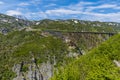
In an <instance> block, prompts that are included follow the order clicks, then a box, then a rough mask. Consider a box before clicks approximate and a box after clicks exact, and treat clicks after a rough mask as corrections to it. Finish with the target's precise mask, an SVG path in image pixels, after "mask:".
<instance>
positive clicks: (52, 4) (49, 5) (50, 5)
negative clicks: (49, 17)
mask: <svg viewBox="0 0 120 80" xmlns="http://www.w3.org/2000/svg"><path fill="white" fill-rule="evenodd" d="M52 6H56V4H54V3H51V4H48V5H46V6H44V7H52Z"/></svg>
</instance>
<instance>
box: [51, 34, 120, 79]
mask: <svg viewBox="0 0 120 80" xmlns="http://www.w3.org/2000/svg"><path fill="white" fill-rule="evenodd" d="M119 52H120V35H116V36H114V37H112V38H111V39H110V40H108V41H106V42H104V43H103V44H101V45H100V46H99V47H97V48H95V49H93V50H92V51H90V52H89V53H88V54H87V55H84V56H81V57H80V58H79V59H78V60H76V61H74V62H72V63H71V64H69V65H68V66H66V67H65V68H60V69H59V70H58V71H57V72H56V73H55V75H54V76H53V77H52V78H51V80H120V73H119V71H120V68H118V67H117V66H116V65H115V64H114V62H113V60H118V61H119V60H120V53H119Z"/></svg>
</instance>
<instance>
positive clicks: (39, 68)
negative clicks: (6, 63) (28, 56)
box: [12, 59, 53, 80]
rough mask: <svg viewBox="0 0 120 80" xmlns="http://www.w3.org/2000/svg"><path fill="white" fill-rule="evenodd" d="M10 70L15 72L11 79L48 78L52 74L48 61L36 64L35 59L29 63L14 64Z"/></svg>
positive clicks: (31, 79) (40, 79)
mask: <svg viewBox="0 0 120 80" xmlns="http://www.w3.org/2000/svg"><path fill="white" fill-rule="evenodd" d="M26 66H27V67H26ZM25 67H26V68H25ZM24 68H25V69H26V70H24ZM12 70H13V72H15V73H16V77H15V78H14V79H13V80H48V79H49V78H50V77H52V75H53V66H52V65H51V64H50V62H49V61H48V62H47V63H42V64H41V65H37V64H36V61H35V59H33V60H32V62H30V63H26V62H21V63H20V64H15V65H14V67H13V69H12Z"/></svg>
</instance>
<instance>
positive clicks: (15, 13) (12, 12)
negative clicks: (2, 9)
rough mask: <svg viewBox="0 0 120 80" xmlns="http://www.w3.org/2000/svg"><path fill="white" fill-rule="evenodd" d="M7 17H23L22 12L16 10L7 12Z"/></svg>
mask: <svg viewBox="0 0 120 80" xmlns="http://www.w3.org/2000/svg"><path fill="white" fill-rule="evenodd" d="M6 14H7V15H10V16H13V15H22V13H21V12H20V11H16V10H9V11H7V12H6Z"/></svg>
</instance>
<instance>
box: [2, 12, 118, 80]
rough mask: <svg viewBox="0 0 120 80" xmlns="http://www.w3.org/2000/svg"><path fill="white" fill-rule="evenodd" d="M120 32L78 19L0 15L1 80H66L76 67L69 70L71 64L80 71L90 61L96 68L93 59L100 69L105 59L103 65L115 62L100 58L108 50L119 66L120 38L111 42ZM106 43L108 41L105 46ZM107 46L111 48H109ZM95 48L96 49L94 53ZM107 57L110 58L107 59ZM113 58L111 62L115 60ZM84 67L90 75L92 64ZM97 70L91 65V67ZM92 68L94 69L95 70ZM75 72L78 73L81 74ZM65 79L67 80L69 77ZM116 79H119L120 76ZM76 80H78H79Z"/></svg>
mask: <svg viewBox="0 0 120 80" xmlns="http://www.w3.org/2000/svg"><path fill="white" fill-rule="evenodd" d="M119 31H120V23H113V22H98V21H94V22H92V21H83V20H77V19H69V20H50V19H44V20H40V21H30V20H27V19H26V18H25V17H23V16H14V17H13V16H8V15H4V14H0V32H1V33H0V80H49V79H50V78H51V77H52V76H53V78H52V79H54V80H59V79H56V76H57V77H58V78H60V76H61V78H63V76H64V73H65V74H67V71H66V70H68V68H70V71H72V70H71V69H72V67H71V66H70V67H69V65H71V64H73V65H74V66H75V67H74V66H73V68H74V69H78V70H79V68H78V67H79V66H77V67H76V65H77V64H78V63H79V62H80V63H81V64H82V62H83V63H84V62H85V63H86V64H88V63H87V62H89V61H90V64H93V63H92V58H93V61H96V63H95V64H96V65H97V67H99V66H98V64H100V63H102V62H100V61H102V60H101V59H102V57H103V61H108V62H109V60H111V59H109V60H108V59H107V60H105V57H104V55H105V54H104V53H103V54H102V55H101V54H100V53H102V51H104V49H106V50H107V51H108V52H109V49H107V47H110V51H112V50H113V51H114V53H115V55H112V56H113V57H114V56H115V57H116V58H115V62H116V61H117V62H118V60H119V59H117V56H118V57H119V55H118V54H117V53H118V52H117V51H118V48H119V43H118V42H117V41H119V38H118V37H119V36H117V37H115V38H113V39H114V40H113V39H111V40H110V41H112V42H110V43H109V40H108V39H109V38H110V37H111V36H114V35H116V34H118V32H119ZM87 32H88V33H87ZM101 32H102V33H101ZM117 39H118V40H117ZM106 40H108V41H107V42H105V43H103V42H104V41H106ZM113 42H115V44H114V46H115V48H113V46H112V45H113V44H112V43H113ZM101 43H103V44H102V47H103V49H102V47H101V48H100V50H99V49H98V48H96V47H98V46H99V45H100V44H101ZM107 44H109V45H110V46H109V45H108V46H106V45H107ZM93 48H95V49H94V50H92V49H93ZM111 48H112V49H111ZM115 49H116V51H115ZM91 50H92V51H91ZM89 51H90V52H89ZM100 51H101V52H100ZM94 54H95V55H94ZM98 54H99V55H98ZM85 56H86V57H85ZM96 56H98V57H96ZM105 56H106V58H108V56H107V55H105ZM112 56H111V58H113V57H112ZM82 57H83V58H82ZM84 57H85V58H84ZM79 58H80V59H79ZM96 58H98V59H99V58H101V59H100V60H98V59H96ZM76 59H78V60H76ZM88 59H90V60H88ZM97 61H98V62H97ZM111 61H114V60H111ZM75 62H76V63H75ZM74 63H75V64H74ZM111 64H112V63H111ZM67 65H68V66H67ZM100 65H103V64H100ZM65 66H66V67H65ZM80 66H83V67H84V66H85V71H87V68H88V67H86V66H89V64H88V65H84V64H83V65H80ZM94 66H95V65H93V66H92V65H91V67H94ZM112 66H113V65H112ZM61 67H62V68H64V67H65V69H62V70H63V71H62V70H61V69H60V68H61ZM83 67H82V68H81V69H83ZM91 67H90V69H92V68H91ZM115 68H116V67H115ZM59 69H60V70H59ZM74 69H73V73H74ZM81 69H80V71H81ZM88 69H89V68H88ZM95 69H96V68H95ZM110 69H111V67H110ZM112 69H113V68H112ZM64 70H65V72H64ZM92 70H93V69H92ZM55 71H62V72H64V73H63V74H61V73H60V75H57V73H59V72H56V73H54V72H55ZM75 71H76V73H77V70H75ZM85 71H82V72H85ZM98 71H99V70H98ZM76 73H75V74H76ZM85 73H87V72H85ZM90 73H92V72H90ZM115 73H116V71H115ZM83 74H84V73H83ZM96 74H97V73H96ZM116 74H117V73H116ZM78 75H79V72H78ZM108 75H109V74H108ZM65 76H66V77H65V78H63V79H67V77H69V76H67V75H65ZM70 76H71V79H72V80H74V78H73V76H74V75H72V74H70ZM89 76H91V75H89ZM80 77H83V76H80ZM115 77H116V78H117V75H116V76H115ZM61 78H60V79H61ZM75 78H76V79H78V78H77V76H76V77H75ZM88 78H89V77H88ZM90 78H91V77H90ZM69 79H70V78H69ZM78 80H79V79H78Z"/></svg>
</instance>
